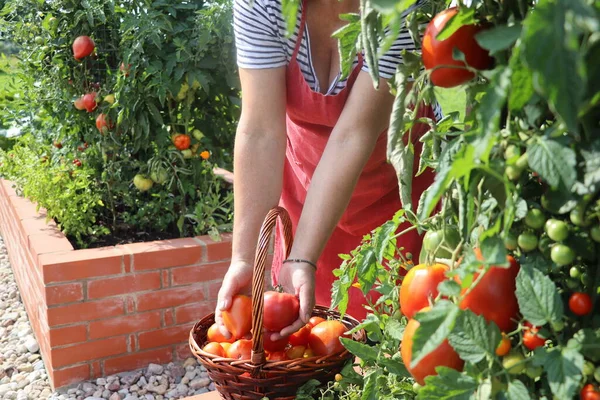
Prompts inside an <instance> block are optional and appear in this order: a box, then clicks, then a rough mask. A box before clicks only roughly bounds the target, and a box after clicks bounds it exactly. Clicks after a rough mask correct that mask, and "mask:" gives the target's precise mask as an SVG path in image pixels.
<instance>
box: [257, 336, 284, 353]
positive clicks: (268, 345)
mask: <svg viewBox="0 0 600 400" xmlns="http://www.w3.org/2000/svg"><path fill="white" fill-rule="evenodd" d="M272 334H273V332H265V333H263V347H264V348H265V350H266V351H268V352H277V351H283V350H284V349H285V348H286V346H287V345H288V338H287V337H284V338H281V339H279V340H275V341H273V340H271V335H272Z"/></svg>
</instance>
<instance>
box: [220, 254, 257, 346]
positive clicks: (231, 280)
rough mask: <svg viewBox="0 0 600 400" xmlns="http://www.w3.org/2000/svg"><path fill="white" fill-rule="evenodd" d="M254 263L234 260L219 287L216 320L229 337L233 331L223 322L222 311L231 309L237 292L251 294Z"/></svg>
mask: <svg viewBox="0 0 600 400" xmlns="http://www.w3.org/2000/svg"><path fill="white" fill-rule="evenodd" d="M252 269H253V268H252V264H250V263H248V262H244V261H232V262H231V265H230V266H229V269H228V270H227V273H226V274H225V277H224V278H223V284H222V285H221V289H219V294H218V296H217V308H216V310H215V322H216V323H217V326H218V327H219V330H220V331H221V334H223V336H225V337H226V338H227V339H229V338H230V337H231V333H230V332H229V331H228V330H227V328H226V327H225V325H224V324H223V318H222V317H221V312H222V311H226V310H229V307H231V303H232V299H233V296H235V295H236V294H250V290H251V288H250V285H251V283H252Z"/></svg>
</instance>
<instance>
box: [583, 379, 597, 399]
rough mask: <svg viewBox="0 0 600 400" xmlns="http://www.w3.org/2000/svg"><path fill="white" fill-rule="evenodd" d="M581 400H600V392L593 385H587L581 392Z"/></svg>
mask: <svg viewBox="0 0 600 400" xmlns="http://www.w3.org/2000/svg"><path fill="white" fill-rule="evenodd" d="M579 398H580V399H581V400H600V391H599V390H598V389H597V388H596V387H595V386H594V385H593V384H592V383H588V384H587V385H585V386H584V387H583V388H582V389H581V392H579Z"/></svg>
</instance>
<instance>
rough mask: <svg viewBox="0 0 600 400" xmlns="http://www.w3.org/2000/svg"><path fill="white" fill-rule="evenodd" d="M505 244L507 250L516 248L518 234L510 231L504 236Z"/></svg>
mask: <svg viewBox="0 0 600 400" xmlns="http://www.w3.org/2000/svg"><path fill="white" fill-rule="evenodd" d="M504 246H505V247H506V249H507V250H511V251H513V250H516V249H517V246H518V242H517V235H515V234H514V233H513V232H508V234H507V235H506V237H505V238H504Z"/></svg>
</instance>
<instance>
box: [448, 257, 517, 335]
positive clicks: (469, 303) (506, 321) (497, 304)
mask: <svg viewBox="0 0 600 400" xmlns="http://www.w3.org/2000/svg"><path fill="white" fill-rule="evenodd" d="M475 255H476V256H477V258H478V259H482V255H481V251H480V250H479V249H475ZM507 259H508V262H509V264H510V267H509V268H502V267H495V266H492V267H490V268H489V270H488V271H487V272H486V273H485V275H484V276H483V278H481V280H480V281H479V283H478V284H477V286H475V287H474V288H473V289H472V290H471V291H470V292H469V293H468V294H466V295H465V293H466V292H467V290H468V288H465V289H463V291H462V294H463V295H465V296H464V297H463V299H462V300H461V302H460V308H462V309H463V310H465V309H469V310H471V311H473V312H474V313H475V314H477V315H481V316H483V317H484V318H485V319H486V321H488V322H490V321H494V322H495V323H496V325H498V328H500V330H501V331H503V332H510V331H512V330H513V329H514V328H515V327H516V325H517V323H516V320H517V315H518V314H519V304H518V302H517V296H516V295H515V290H516V281H515V279H516V277H517V274H518V273H519V264H518V263H517V261H516V260H515V259H514V257H512V256H508V257H507ZM482 268H483V267H482ZM477 276H478V275H477V274H476V275H475V277H474V278H473V282H475V281H476V280H477ZM457 280H458V279H457ZM459 283H460V282H459Z"/></svg>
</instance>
